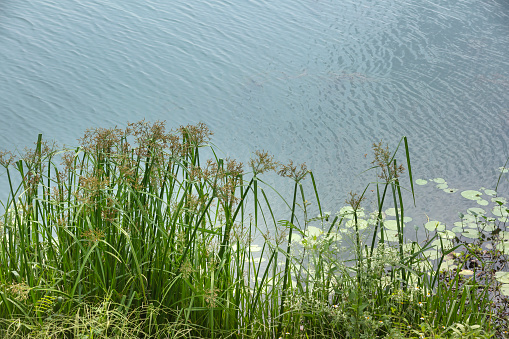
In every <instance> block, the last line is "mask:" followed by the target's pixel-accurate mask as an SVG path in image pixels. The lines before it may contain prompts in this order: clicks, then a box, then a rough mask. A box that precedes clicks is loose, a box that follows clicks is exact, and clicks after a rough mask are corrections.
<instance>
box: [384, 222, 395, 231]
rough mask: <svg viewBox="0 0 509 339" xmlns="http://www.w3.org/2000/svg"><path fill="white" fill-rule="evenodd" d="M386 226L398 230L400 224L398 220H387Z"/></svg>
mask: <svg viewBox="0 0 509 339" xmlns="http://www.w3.org/2000/svg"><path fill="white" fill-rule="evenodd" d="M384 226H385V228H387V229H388V230H393V231H396V230H397V229H398V224H397V222H396V220H385V222H384Z"/></svg>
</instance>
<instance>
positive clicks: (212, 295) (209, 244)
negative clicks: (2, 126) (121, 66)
mask: <svg viewBox="0 0 509 339" xmlns="http://www.w3.org/2000/svg"><path fill="white" fill-rule="evenodd" d="M210 136H211V132H210V131H209V130H208V128H207V127H206V126H205V125H203V124H198V125H196V126H193V125H189V126H181V127H180V128H178V129H176V130H173V131H169V132H167V131H166V130H165V126H164V123H161V122H156V123H154V124H148V123H146V122H144V121H142V122H139V123H133V124H129V125H128V127H127V128H126V129H125V130H120V129H117V128H113V129H93V130H89V131H87V132H86V134H85V136H84V137H83V138H82V139H81V146H80V147H78V148H76V149H67V150H57V149H55V148H54V147H52V146H51V145H49V144H48V143H45V142H43V141H42V137H41V136H39V139H38V141H37V143H36V147H35V149H34V150H31V151H27V152H26V153H25V154H23V155H22V156H20V157H19V159H17V158H15V157H14V156H13V155H12V154H10V153H8V152H3V153H1V154H0V162H1V164H2V165H3V166H4V167H5V173H6V176H7V179H8V181H9V183H10V197H9V199H8V201H7V202H6V203H5V205H4V207H6V212H5V215H4V216H3V223H2V225H1V227H2V229H1V232H0V236H1V237H0V264H1V265H0V319H1V320H0V335H1V336H2V337H6V338H9V337H12V338H42V337H44V338H46V337H47V338H140V337H142V338H149V337H150V338H220V337H221V338H224V337H237V338H280V337H288V338H322V337H331V338H375V337H394V338H395V337H419V336H423V337H424V336H425V337H429V336H434V337H437V338H438V337H458V338H459V337H470V336H471V337H483V336H485V337H489V336H490V335H491V333H493V328H494V325H493V324H492V323H491V322H490V315H491V314H490V308H489V305H490V298H489V293H488V286H487V285H485V284H481V283H479V282H476V281H471V282H469V283H464V282H463V281H461V276H460V274H459V273H458V272H459V270H458V271H457V272H456V273H455V274H453V275H451V277H450V278H448V280H444V279H440V271H439V269H438V268H437V266H436V265H434V264H433V263H432V261H431V259H429V258H428V257H427V256H426V255H425V251H428V250H430V248H432V242H433V241H434V240H436V239H439V238H437V237H438V236H437V235H435V237H432V238H431V239H430V240H429V241H427V242H426V243H425V244H417V243H416V242H410V243H408V242H406V241H405V237H404V223H405V221H407V220H408V217H405V208H404V204H403V201H404V199H403V193H402V191H403V188H402V184H401V183H400V180H403V177H402V175H403V173H404V168H403V166H401V165H398V164H397V163H396V152H394V153H391V152H390V151H389V149H388V147H385V146H383V145H382V143H379V144H375V145H374V154H375V160H374V161H373V164H374V165H375V167H374V168H375V169H378V171H379V172H378V178H379V179H380V180H381V181H380V182H376V183H373V184H371V185H372V186H374V187H375V189H374V191H376V197H375V199H376V203H377V210H376V211H375V212H374V213H372V214H369V215H366V213H365V212H364V209H363V208H362V206H361V205H362V202H363V201H364V200H365V198H366V192H367V191H368V190H367V188H366V190H364V192H363V193H362V194H355V193H352V194H351V195H350V199H349V200H348V203H349V205H350V206H349V207H348V208H344V209H342V210H341V211H340V212H339V213H338V214H337V215H335V216H334V217H332V216H331V213H327V212H325V213H324V212H322V207H321V203H320V199H319V196H318V192H317V190H316V183H315V178H314V176H313V173H312V172H310V171H308V169H307V167H306V166H305V165H304V164H302V165H294V164H293V163H292V162H290V163H289V164H287V165H281V164H279V163H277V162H276V161H274V159H273V157H272V156H270V155H269V154H267V153H266V152H256V153H255V157H254V159H252V160H251V161H250V162H249V167H250V169H251V170H252V172H251V173H247V172H245V171H244V168H243V166H242V164H240V163H238V162H236V161H235V160H232V159H221V158H219V157H217V155H216V151H215V149H214V148H213V147H210V146H208V143H209V138H210ZM402 142H403V145H404V156H405V158H406V167H407V170H408V177H409V183H410V189H409V192H410V193H411V194H412V198H413V197H414V191H413V180H412V172H411V167H410V154H409V149H408V144H407V140H406V138H403V139H402ZM204 148H205V150H204ZM398 148H399V146H398ZM204 151H205V152H208V153H210V154H213V155H214V158H213V159H212V160H209V161H207V162H206V163H202V162H201V159H200V155H201V154H203V152H204ZM396 151H397V150H396ZM267 171H276V172H278V173H279V174H280V175H281V176H282V177H287V178H289V179H291V180H293V184H294V190H293V195H292V200H291V203H289V204H288V203H286V200H284V199H283V201H284V202H285V203H286V205H287V206H288V211H289V218H287V220H276V217H275V216H274V214H273V210H272V208H271V205H273V204H274V202H272V201H269V198H268V194H267V192H266V190H267V189H269V190H270V189H271V187H270V186H269V185H267V184H266V183H265V182H264V181H263V180H262V179H261V175H262V174H263V173H264V172H267ZM15 174H16V175H17V176H15ZM308 178H309V179H310V180H308V181H307V182H305V180H306V179H308ZM15 182H19V183H20V184H19V185H18V186H16V185H15ZM306 183H307V185H305V184H306ZM306 192H311V195H310V196H308V195H306ZM276 193H277V192H276ZM308 199H309V201H308ZM386 201H390V204H391V205H392V207H393V210H391V212H392V213H393V214H394V217H395V220H394V223H393V224H391V226H390V227H389V223H387V226H386V225H385V222H386V220H385V219H384V216H383V208H384V205H385V204H386ZM413 201H415V200H414V199H413ZM311 204H313V208H314V210H316V209H317V210H318V212H319V213H318V216H317V217H314V218H311V217H309V213H310V210H311V207H310V205H311ZM314 205H316V206H317V207H314ZM268 230H271V231H270V232H269V231H268ZM260 234H261V235H263V241H258V240H256V239H257V235H260ZM441 243H442V242H441V240H440V244H441ZM345 248H349V249H352V248H353V249H354V251H350V250H349V251H345V250H344V249H345ZM453 250H454V248H450V247H447V248H446V247H445V246H440V251H441V252H440V253H441V254H440V258H439V261H440V263H442V261H443V258H444V256H446V255H448V254H449V253H451V252H452V251H453ZM349 253H351V255H349ZM463 335H465V336H463Z"/></svg>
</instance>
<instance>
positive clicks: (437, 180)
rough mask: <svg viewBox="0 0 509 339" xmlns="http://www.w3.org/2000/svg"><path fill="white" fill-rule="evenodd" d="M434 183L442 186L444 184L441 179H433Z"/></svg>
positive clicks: (443, 180)
mask: <svg viewBox="0 0 509 339" xmlns="http://www.w3.org/2000/svg"><path fill="white" fill-rule="evenodd" d="M433 181H434V182H436V183H437V184H444V183H445V179H443V178H435V179H433Z"/></svg>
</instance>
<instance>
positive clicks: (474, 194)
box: [461, 190, 482, 200]
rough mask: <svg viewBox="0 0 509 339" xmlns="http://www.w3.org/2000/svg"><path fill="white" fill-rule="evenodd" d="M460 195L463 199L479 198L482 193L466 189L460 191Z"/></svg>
mask: <svg viewBox="0 0 509 339" xmlns="http://www.w3.org/2000/svg"><path fill="white" fill-rule="evenodd" d="M461 195H462V196H463V198H465V199H469V200H479V199H481V196H482V193H481V192H479V191H473V190H466V191H463V192H461Z"/></svg>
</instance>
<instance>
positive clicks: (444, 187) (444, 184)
mask: <svg viewBox="0 0 509 339" xmlns="http://www.w3.org/2000/svg"><path fill="white" fill-rule="evenodd" d="M448 187H449V185H447V183H443V184H438V185H436V188H438V189H439V190H445V189H446V188H448Z"/></svg>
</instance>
